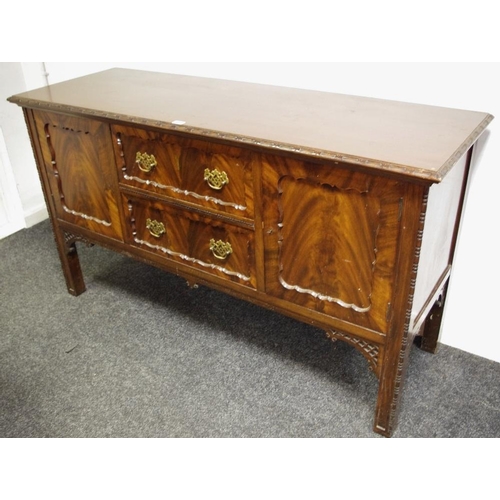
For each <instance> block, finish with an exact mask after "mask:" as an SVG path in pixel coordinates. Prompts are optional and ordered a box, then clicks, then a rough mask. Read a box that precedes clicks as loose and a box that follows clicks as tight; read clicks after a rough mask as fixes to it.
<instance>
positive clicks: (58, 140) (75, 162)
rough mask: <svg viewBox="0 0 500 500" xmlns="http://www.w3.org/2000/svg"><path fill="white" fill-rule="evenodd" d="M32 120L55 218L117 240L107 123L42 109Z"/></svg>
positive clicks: (115, 209) (112, 167)
mask: <svg viewBox="0 0 500 500" xmlns="http://www.w3.org/2000/svg"><path fill="white" fill-rule="evenodd" d="M34 116H35V123H36V128H37V133H38V137H39V140H40V147H41V151H42V156H43V160H44V164H45V170H46V172H47V176H48V179H49V183H50V189H51V191H52V195H53V198H54V203H55V206H56V211H57V216H58V217H59V218H61V219H64V220H66V221H68V222H72V223H74V224H77V225H79V226H82V227H85V228H86V229H90V230H91V231H94V232H97V233H100V234H104V235H106V236H111V237H114V238H120V239H121V225H120V217H119V214H118V205H117V202H116V196H115V193H116V192H117V189H118V183H117V178H116V171H115V162H114V154H113V145H112V142H111V133H110V131H109V127H108V125H107V124H106V123H104V122H100V121H97V120H89V119H87V118H78V117H72V116H65V115H59V114H55V113H47V112H43V111H36V112H35V113H34Z"/></svg>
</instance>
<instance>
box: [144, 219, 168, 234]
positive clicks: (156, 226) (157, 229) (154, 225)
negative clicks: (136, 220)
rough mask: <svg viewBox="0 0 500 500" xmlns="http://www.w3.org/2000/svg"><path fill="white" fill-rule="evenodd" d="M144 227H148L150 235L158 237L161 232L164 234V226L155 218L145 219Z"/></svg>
mask: <svg viewBox="0 0 500 500" xmlns="http://www.w3.org/2000/svg"><path fill="white" fill-rule="evenodd" d="M146 228H147V229H149V232H150V233H151V236H154V237H155V238H159V237H160V236H161V235H162V234H165V226H164V225H163V222H158V221H157V220H151V219H147V220H146Z"/></svg>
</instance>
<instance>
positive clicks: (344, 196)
mask: <svg viewBox="0 0 500 500" xmlns="http://www.w3.org/2000/svg"><path fill="white" fill-rule="evenodd" d="M263 195H264V243H265V248H266V254H265V255H266V291H267V292H268V293H270V294H272V295H274V296H277V297H280V298H282V299H285V300H288V301H290V302H293V303H294V304H296V305H297V306H303V307H306V308H308V309H312V310H315V311H319V312H323V313H326V314H328V315H331V316H334V317H336V318H339V319H341V320H345V321H348V322H352V323H356V324H358V325H360V326H364V327H367V328H370V329H372V330H376V331H379V332H386V331H387V325H388V317H389V314H390V303H391V297H392V294H393V286H394V271H395V266H396V255H397V244H398V240H399V226H400V224H399V217H400V209H401V208H400V207H401V203H402V197H403V187H402V185H400V184H399V183H398V182H397V181H394V180H391V179H387V178H383V177H375V176H371V175H366V174H363V173H359V172H352V171H350V170H348V169H347V168H342V167H341V166H339V167H338V168H336V167H335V166H325V165H323V166H322V165H314V164H307V163H303V162H299V161H294V160H289V159H283V158H278V157H266V158H265V159H264V161H263Z"/></svg>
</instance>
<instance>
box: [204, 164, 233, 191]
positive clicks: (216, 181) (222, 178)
mask: <svg viewBox="0 0 500 500" xmlns="http://www.w3.org/2000/svg"><path fill="white" fill-rule="evenodd" d="M203 179H204V180H205V181H207V183H208V185H209V186H210V187H211V188H212V189H216V190H217V191H220V190H221V189H222V188H223V187H224V186H225V185H226V184H229V177H228V176H227V174H226V172H224V171H222V172H220V171H219V170H217V169H214V170H212V171H210V169H209V168H206V169H205V172H204V177H203Z"/></svg>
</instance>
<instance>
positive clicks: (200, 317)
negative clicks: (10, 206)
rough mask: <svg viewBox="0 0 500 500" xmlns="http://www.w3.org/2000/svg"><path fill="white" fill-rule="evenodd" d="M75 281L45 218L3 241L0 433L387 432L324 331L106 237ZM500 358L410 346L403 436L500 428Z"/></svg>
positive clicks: (356, 365)
mask: <svg viewBox="0 0 500 500" xmlns="http://www.w3.org/2000/svg"><path fill="white" fill-rule="evenodd" d="M79 253H80V257H81V262H82V268H83V271H84V275H85V278H86V284H87V291H86V292H85V293H84V294H83V295H81V296H80V297H72V296H71V295H69V294H68V293H67V292H66V288H65V284H64V280H63V277H62V273H61V270H60V266H59V262H58V258H57V252H56V249H55V244H54V242H53V238H52V234H51V230H50V225H49V223H48V221H45V222H43V223H41V224H38V225H37V226H35V227H33V228H30V229H28V230H23V231H21V232H19V233H16V234H14V235H12V236H10V237H8V238H6V239H4V240H2V241H0V256H1V259H0V300H1V309H0V311H1V312H0V329H1V330H0V437H304V438H305V437H313V438H314V437H325V438H328V437H378V435H376V434H374V433H373V432H372V419H373V413H374V408H375V401H376V395H377V381H376V378H375V376H374V375H373V374H372V373H370V372H369V371H368V366H367V363H366V361H365V359H364V358H363V357H362V356H361V354H359V353H358V352H357V351H355V350H354V349H353V348H351V347H350V346H348V345H347V344H344V343H342V342H336V343H333V342H331V341H329V340H328V339H327V338H326V336H325V335H324V333H323V332H321V331H319V330H316V329H315V328H312V327H310V326H307V325H304V324H302V323H299V322H297V321H294V320H292V319H289V318H286V317H284V316H281V315H279V314H276V313H273V312H270V311H266V310H264V309H261V308H259V307H256V306H254V305H251V304H247V303H245V302H243V301H239V300H236V299H233V298H231V297H228V296H225V295H224V294H221V293H219V292H216V291H213V290H209V289H208V288H205V287H200V288H198V289H190V288H188V287H187V286H186V284H185V281H184V280H183V279H181V278H178V277H175V276H172V275H169V274H167V273H164V272H162V271H160V270H158V269H155V268H153V267H150V266H147V265H145V264H142V263H139V262H136V261H134V260H132V259H128V258H126V257H123V256H120V255H118V254H115V253H113V252H110V251H107V250H104V249H102V248H99V247H97V246H96V247H92V248H88V247H85V246H83V245H80V246H79ZM499 387H500V363H494V362H491V361H488V360H486V359H483V358H480V357H477V356H474V355H471V354H468V353H465V352H463V351H460V350H457V349H454V348H451V347H448V346H444V345H443V346H441V347H440V350H439V352H438V354H437V355H434V356H433V355H431V354H427V353H424V352H422V351H420V350H418V349H417V348H416V347H415V348H413V349H412V352H411V356H410V366H409V370H408V376H407V380H406V387H405V392H404V399H403V404H402V409H401V414H400V419H399V426H398V428H397V430H396V432H395V434H394V437H400V438H403V437H500V391H499V390H498V389H499Z"/></svg>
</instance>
